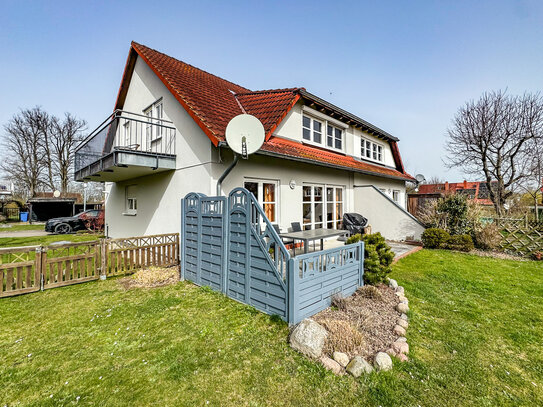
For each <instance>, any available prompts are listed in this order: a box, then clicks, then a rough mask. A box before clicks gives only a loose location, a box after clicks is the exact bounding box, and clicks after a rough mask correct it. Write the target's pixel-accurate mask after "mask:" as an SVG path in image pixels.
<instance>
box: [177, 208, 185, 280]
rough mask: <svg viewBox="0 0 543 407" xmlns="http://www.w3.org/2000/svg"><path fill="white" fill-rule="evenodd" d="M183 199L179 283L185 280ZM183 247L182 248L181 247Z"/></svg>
mask: <svg viewBox="0 0 543 407" xmlns="http://www.w3.org/2000/svg"><path fill="white" fill-rule="evenodd" d="M185 228H186V225H185V198H181V231H180V232H181V238H180V239H179V243H180V245H179V247H178V250H179V279H180V280H181V281H184V280H185V267H184V264H183V262H184V261H185V243H184V242H185V239H184V236H185ZM181 245H183V246H181Z"/></svg>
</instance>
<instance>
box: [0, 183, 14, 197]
mask: <svg viewBox="0 0 543 407" xmlns="http://www.w3.org/2000/svg"><path fill="white" fill-rule="evenodd" d="M12 195H13V182H11V181H8V180H2V179H0V199H6V198H11V196H12Z"/></svg>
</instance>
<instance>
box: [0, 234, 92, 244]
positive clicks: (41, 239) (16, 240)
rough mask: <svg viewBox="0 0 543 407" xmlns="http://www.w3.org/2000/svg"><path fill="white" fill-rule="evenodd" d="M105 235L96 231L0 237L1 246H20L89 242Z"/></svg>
mask: <svg viewBox="0 0 543 407" xmlns="http://www.w3.org/2000/svg"><path fill="white" fill-rule="evenodd" d="M101 237H103V236H102V235H100V234H96V233H76V234H70V235H47V236H36V237H2V238H0V247H18V246H34V245H40V244H42V245H48V244H50V243H53V242H60V241H67V242H68V241H69V242H88V241H89V240H96V239H99V238H101Z"/></svg>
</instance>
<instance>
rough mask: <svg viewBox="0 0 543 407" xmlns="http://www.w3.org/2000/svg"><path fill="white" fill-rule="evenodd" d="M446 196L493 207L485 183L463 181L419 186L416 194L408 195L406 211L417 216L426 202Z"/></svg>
mask: <svg viewBox="0 0 543 407" xmlns="http://www.w3.org/2000/svg"><path fill="white" fill-rule="evenodd" d="M494 182H495V181H494ZM447 194H462V195H464V196H466V197H468V199H471V200H473V201H475V202H477V203H478V204H480V205H483V206H486V207H488V208H489V209H492V208H493V207H494V204H493V203H492V200H491V199H490V193H489V191H488V187H487V185H486V182H484V181H465V180H464V182H445V183H441V184H422V185H419V187H418V191H417V192H415V193H409V194H408V205H407V206H408V210H409V212H410V213H411V214H413V215H415V216H417V215H418V212H419V211H420V209H421V208H423V207H424V205H426V204H427V203H428V202H430V201H434V200H437V199H439V198H441V197H442V196H445V195H447Z"/></svg>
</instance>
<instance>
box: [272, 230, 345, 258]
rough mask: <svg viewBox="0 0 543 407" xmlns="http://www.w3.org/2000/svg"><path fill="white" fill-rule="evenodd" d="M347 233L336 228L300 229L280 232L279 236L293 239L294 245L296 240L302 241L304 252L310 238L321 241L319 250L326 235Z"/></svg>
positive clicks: (306, 249)
mask: <svg viewBox="0 0 543 407" xmlns="http://www.w3.org/2000/svg"><path fill="white" fill-rule="evenodd" d="M347 233H348V231H346V230H338V229H313V230H302V231H300V232H287V233H280V234H279V237H282V238H285V239H292V240H294V246H296V240H301V241H303V242H304V253H307V251H308V247H309V242H310V241H312V240H320V241H321V250H323V247H324V243H323V242H324V239H326V238H328V237H334V236H341V235H346V234H347ZM294 253H295V254H296V249H295V251H294Z"/></svg>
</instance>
